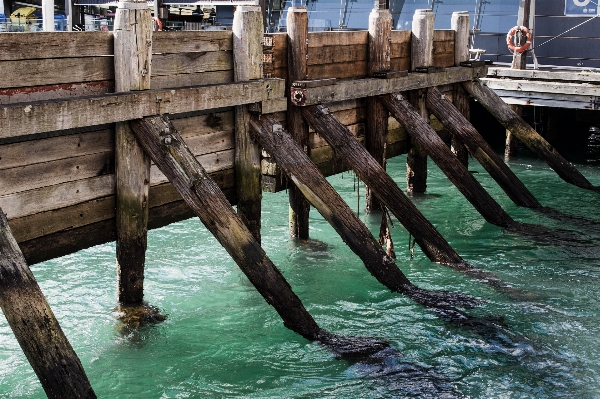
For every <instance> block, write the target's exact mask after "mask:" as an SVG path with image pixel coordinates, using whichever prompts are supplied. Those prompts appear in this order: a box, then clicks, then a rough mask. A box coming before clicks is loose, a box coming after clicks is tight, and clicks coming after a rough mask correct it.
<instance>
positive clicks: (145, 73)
mask: <svg viewBox="0 0 600 399" xmlns="http://www.w3.org/2000/svg"><path fill="white" fill-rule="evenodd" d="M146 75H148V70H147V69H146V68H144V69H142V76H146Z"/></svg>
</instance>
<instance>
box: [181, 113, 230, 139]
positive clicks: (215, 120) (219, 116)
mask: <svg viewBox="0 0 600 399" xmlns="http://www.w3.org/2000/svg"><path fill="white" fill-rule="evenodd" d="M171 122H173V126H175V129H177V131H178V132H179V134H180V135H181V137H183V139H184V140H186V139H187V138H188V137H192V136H200V135H204V134H211V133H218V132H221V131H232V130H233V129H234V128H235V124H234V114H233V110H232V111H224V112H216V113H210V114H205V115H198V116H192V117H189V118H181V119H171Z"/></svg>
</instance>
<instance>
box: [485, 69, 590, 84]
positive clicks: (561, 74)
mask: <svg viewBox="0 0 600 399" xmlns="http://www.w3.org/2000/svg"><path fill="white" fill-rule="evenodd" d="M488 77H507V78H521V79H545V80H552V81H557V80H566V81H571V82H599V83H600V76H598V74H597V73H583V72H575V71H573V72H565V71H542V70H538V69H512V68H499V67H489V69H488Z"/></svg>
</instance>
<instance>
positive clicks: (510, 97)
mask: <svg viewBox="0 0 600 399" xmlns="http://www.w3.org/2000/svg"><path fill="white" fill-rule="evenodd" d="M494 91H495V92H496V94H497V95H498V96H500V98H502V101H504V103H505V104H508V105H529V106H532V107H554V108H569V109H583V110H592V111H597V110H600V97H592V98H590V97H579V98H575V97H577V96H568V97H571V98H565V97H567V96H564V95H554V94H553V95H548V96H544V94H543V93H532V92H518V91H504V90H494Z"/></svg>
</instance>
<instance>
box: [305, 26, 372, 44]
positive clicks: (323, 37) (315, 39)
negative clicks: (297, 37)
mask: <svg viewBox="0 0 600 399" xmlns="http://www.w3.org/2000/svg"><path fill="white" fill-rule="evenodd" d="M368 42H369V35H368V33H367V31H364V30H361V31H341V32H310V33H309V34H308V47H309V48H320V47H325V46H352V45H357V44H358V45H367V44H368Z"/></svg>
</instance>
